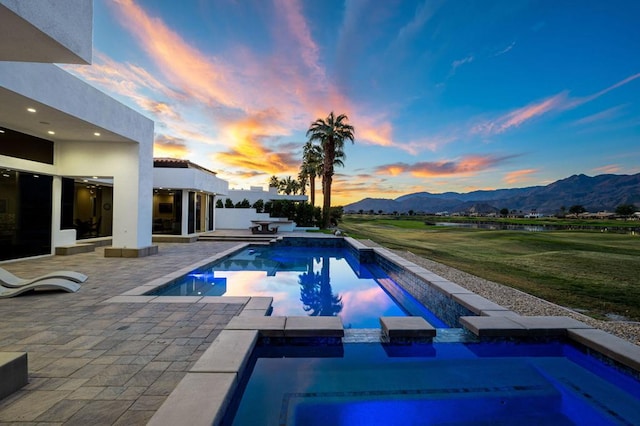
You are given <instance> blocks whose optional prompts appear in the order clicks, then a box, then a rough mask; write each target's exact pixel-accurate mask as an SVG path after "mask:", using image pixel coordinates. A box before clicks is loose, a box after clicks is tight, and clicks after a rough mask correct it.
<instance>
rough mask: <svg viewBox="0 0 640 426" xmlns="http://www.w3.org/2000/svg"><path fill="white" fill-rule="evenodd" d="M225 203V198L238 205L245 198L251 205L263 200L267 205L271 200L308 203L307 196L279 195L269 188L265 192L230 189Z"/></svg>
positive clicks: (251, 189)
mask: <svg viewBox="0 0 640 426" xmlns="http://www.w3.org/2000/svg"><path fill="white" fill-rule="evenodd" d="M221 198H222V201H223V202H224V199H225V198H229V199H230V200H231V201H233V204H236V203H238V202H240V201H242V200H244V199H245V198H246V199H247V200H248V201H249V203H250V204H251V205H253V203H255V202H256V201H258V200H262V201H264V202H265V203H266V202H267V201H270V200H292V201H307V199H308V197H307V196H306V195H285V194H278V192H277V191H276V189H275V188H269V191H264V190H263V189H262V188H256V187H251V188H250V189H230V190H229V191H228V193H227V196H226V197H221Z"/></svg>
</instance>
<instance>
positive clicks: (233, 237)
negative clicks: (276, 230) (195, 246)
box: [198, 235, 275, 243]
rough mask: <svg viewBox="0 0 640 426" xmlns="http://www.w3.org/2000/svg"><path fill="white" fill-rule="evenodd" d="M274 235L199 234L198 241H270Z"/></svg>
mask: <svg viewBox="0 0 640 426" xmlns="http://www.w3.org/2000/svg"><path fill="white" fill-rule="evenodd" d="M274 238H275V236H274V235H200V236H199V237H198V241H243V242H266V243H268V242H270V241H271V240H273V239H274Z"/></svg>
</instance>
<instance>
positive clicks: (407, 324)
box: [380, 317, 436, 339]
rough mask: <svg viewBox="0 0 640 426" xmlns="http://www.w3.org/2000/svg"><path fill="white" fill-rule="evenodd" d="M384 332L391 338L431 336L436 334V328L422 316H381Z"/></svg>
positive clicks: (430, 337)
mask: <svg viewBox="0 0 640 426" xmlns="http://www.w3.org/2000/svg"><path fill="white" fill-rule="evenodd" d="M380 326H381V327H382V332H383V333H384V335H385V336H386V337H387V338H389V339H394V338H429V339H432V338H433V337H435V335H436V329H435V327H433V326H432V325H431V324H429V323H428V322H427V321H426V320H425V319H424V318H422V317H380Z"/></svg>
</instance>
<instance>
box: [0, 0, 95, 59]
mask: <svg viewBox="0 0 640 426" xmlns="http://www.w3.org/2000/svg"><path fill="white" fill-rule="evenodd" d="M12 15H13V16H12ZM0 16H1V17H3V22H4V23H5V25H3V26H0V36H1V37H2V38H4V39H5V41H6V43H3V44H2V46H0V52H1V53H2V55H1V56H4V58H5V60H11V61H27V62H49V63H85V64H89V63H91V54H92V44H93V0H64V1H63V0H0Z"/></svg>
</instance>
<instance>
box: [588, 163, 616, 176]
mask: <svg viewBox="0 0 640 426" xmlns="http://www.w3.org/2000/svg"><path fill="white" fill-rule="evenodd" d="M620 170H622V169H621V168H620V166H619V165H618V164H608V165H606V166H602V167H596V168H595V169H593V171H594V172H596V173H597V174H602V173H605V174H614V173H620Z"/></svg>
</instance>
